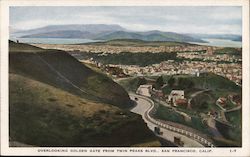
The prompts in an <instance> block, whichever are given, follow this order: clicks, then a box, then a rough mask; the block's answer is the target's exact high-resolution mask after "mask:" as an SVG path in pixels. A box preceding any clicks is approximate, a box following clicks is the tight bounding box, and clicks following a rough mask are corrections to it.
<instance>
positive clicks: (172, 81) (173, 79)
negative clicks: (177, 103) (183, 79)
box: [168, 77, 175, 87]
mask: <svg viewBox="0 0 250 157" xmlns="http://www.w3.org/2000/svg"><path fill="white" fill-rule="evenodd" d="M174 84H175V78H173V77H171V78H170V79H169V80H168V85H169V87H173V86H174Z"/></svg>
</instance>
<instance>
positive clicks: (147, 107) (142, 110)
mask: <svg viewBox="0 0 250 157" xmlns="http://www.w3.org/2000/svg"><path fill="white" fill-rule="evenodd" d="M129 96H130V98H131V99H132V100H135V98H137V99H138V100H137V101H136V102H137V105H136V106H135V107H134V108H133V109H131V111H132V112H134V113H137V114H140V115H142V118H143V120H144V121H145V122H146V123H147V125H148V127H149V128H150V129H151V130H152V131H154V127H160V128H161V131H162V133H163V134H162V135H157V136H159V137H161V138H164V139H166V140H168V141H171V142H173V143H174V137H179V138H181V141H183V143H184V145H183V146H184V147H205V146H208V147H214V145H213V144H212V143H211V142H210V141H208V140H207V139H205V138H203V137H200V136H199V135H197V134H194V133H192V132H189V131H187V130H183V129H179V128H177V127H174V126H171V125H168V124H166V123H163V122H161V121H159V120H157V119H154V118H153V117H151V116H150V112H152V111H153V110H154V109H155V108H154V107H155V106H154V102H153V101H152V100H151V99H149V98H147V97H145V96H141V95H137V94H134V93H129Z"/></svg>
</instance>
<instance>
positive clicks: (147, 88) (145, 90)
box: [136, 84, 152, 97]
mask: <svg viewBox="0 0 250 157" xmlns="http://www.w3.org/2000/svg"><path fill="white" fill-rule="evenodd" d="M151 90H152V85H147V84H145V85H140V86H139V88H138V89H137V90H136V94H139V95H143V96H147V97H151Z"/></svg>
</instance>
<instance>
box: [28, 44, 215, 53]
mask: <svg viewBox="0 0 250 157" xmlns="http://www.w3.org/2000/svg"><path fill="white" fill-rule="evenodd" d="M33 45H34V46H38V47H41V48H46V49H59V50H64V51H78V52H92V53H121V52H132V53H137V52H151V53H159V52H185V51H207V52H208V53H209V52H212V51H214V50H215V49H217V48H215V47H209V46H202V45H200V46H197V45H178V46H151V45H144V46H136V45H133V46H124V45H123V46H114V45H105V44H103V45H92V44H91V45H67V44H65V45H63V44H33Z"/></svg>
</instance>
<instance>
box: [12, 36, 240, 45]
mask: <svg viewBox="0 0 250 157" xmlns="http://www.w3.org/2000/svg"><path fill="white" fill-rule="evenodd" d="M10 40H13V41H16V40H19V42H22V43H28V44H80V43H90V42H99V41H101V40H91V39H66V38H19V37H11V38H10ZM202 40H204V41H207V42H208V43H199V42H190V43H193V44H198V45H208V46H218V47H242V42H241V41H232V40H225V39H202Z"/></svg>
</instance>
